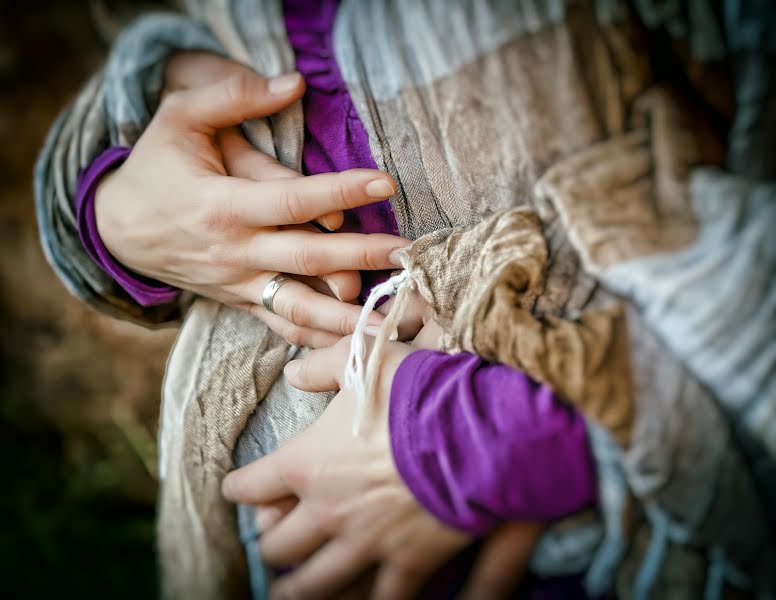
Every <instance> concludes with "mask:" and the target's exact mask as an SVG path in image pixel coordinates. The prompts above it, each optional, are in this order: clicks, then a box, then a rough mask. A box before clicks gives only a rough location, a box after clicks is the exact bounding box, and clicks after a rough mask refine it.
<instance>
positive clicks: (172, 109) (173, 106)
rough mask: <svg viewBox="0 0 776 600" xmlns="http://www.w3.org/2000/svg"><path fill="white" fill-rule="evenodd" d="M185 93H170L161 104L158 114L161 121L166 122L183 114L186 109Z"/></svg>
mask: <svg viewBox="0 0 776 600" xmlns="http://www.w3.org/2000/svg"><path fill="white" fill-rule="evenodd" d="M184 97H185V95H184V93H183V92H181V91H177V92H170V93H169V94H167V95H166V96H165V97H164V98H162V101H161V102H160V103H159V108H158V109H157V111H156V114H157V115H158V116H159V119H161V120H166V119H168V118H170V117H171V116H176V115H179V114H180V113H181V111H182V110H183V107H184Z"/></svg>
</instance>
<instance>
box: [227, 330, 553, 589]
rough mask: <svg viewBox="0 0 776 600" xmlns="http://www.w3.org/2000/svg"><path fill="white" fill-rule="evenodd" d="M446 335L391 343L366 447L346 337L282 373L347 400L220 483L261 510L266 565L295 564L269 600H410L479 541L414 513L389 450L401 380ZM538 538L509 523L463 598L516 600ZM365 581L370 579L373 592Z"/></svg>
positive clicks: (528, 527)
mask: <svg viewBox="0 0 776 600" xmlns="http://www.w3.org/2000/svg"><path fill="white" fill-rule="evenodd" d="M441 332H442V330H441V328H440V327H439V326H438V325H437V324H436V323H435V322H433V321H428V322H427V323H426V325H425V326H424V327H423V329H422V330H421V331H420V332H419V333H418V335H417V337H416V338H415V342H414V343H413V344H406V343H398V342H397V343H390V344H389V345H388V347H387V349H386V352H385V357H384V361H383V363H382V365H381V371H380V378H379V385H378V386H377V391H376V394H375V397H374V398H372V399H370V407H371V409H372V412H371V414H372V419H371V421H370V423H369V425H368V426H367V428H366V431H365V433H364V434H363V435H361V436H358V437H356V436H354V435H353V434H352V423H353V418H354V416H355V407H356V398H355V395H354V393H353V392H352V391H351V390H349V389H341V387H342V381H341V378H340V374H341V373H343V372H344V368H345V364H346V360H347V355H348V350H349V344H350V341H349V338H344V339H343V340H342V341H341V342H339V343H338V344H336V345H335V346H333V347H331V348H326V349H322V350H317V351H315V352H312V353H310V354H309V355H308V356H307V357H305V358H304V359H301V360H296V361H292V362H290V363H289V364H288V365H287V366H286V370H285V374H286V377H287V378H288V380H289V382H290V383H291V384H292V385H293V386H295V387H297V388H299V389H302V390H307V391H328V390H340V391H339V393H338V394H337V396H335V398H334V399H333V400H332V402H331V404H330V405H329V407H328V408H327V409H326V411H325V412H324V414H323V415H322V416H321V418H320V419H319V420H318V421H316V422H315V423H314V424H313V425H312V426H311V427H310V428H309V429H307V430H305V431H304V432H302V433H301V434H299V435H298V436H296V437H295V438H293V439H292V440H290V441H289V442H288V443H287V444H285V445H284V446H282V447H281V448H280V449H279V450H277V451H276V452H274V453H272V454H270V455H268V456H266V457H264V458H261V459H259V460H258V461H256V462H254V463H252V464H250V465H247V466H245V467H243V468H241V469H238V470H236V471H234V472H232V473H230V474H229V475H228V476H227V477H226V478H225V480H224V482H223V494H224V496H225V497H226V498H227V499H228V500H231V501H233V502H241V503H247V504H254V505H257V506H258V507H259V511H258V512H259V523H258V524H259V529H260V530H261V531H262V532H263V533H262V537H261V542H260V550H261V555H262V559H263V560H264V561H265V562H266V563H267V564H268V565H270V566H274V567H281V566H288V565H298V566H297V568H296V569H295V570H294V571H292V572H291V573H290V574H287V575H285V576H283V577H281V578H279V579H278V580H277V581H276V582H275V584H274V586H273V588H272V592H271V594H272V597H273V598H309V597H315V598H325V597H331V596H339V595H340V594H343V593H348V592H349V591H351V590H352V586H354V585H358V586H361V587H360V589H361V591H362V595H361V596H360V597H367V596H368V597H370V598H373V599H377V600H382V599H386V600H387V599H395V598H399V599H401V598H413V597H416V596H417V594H418V592H419V591H420V590H421V588H422V586H423V584H424V583H425V582H426V581H427V580H428V579H429V577H430V576H431V575H432V574H433V573H434V571H436V570H437V569H438V568H439V567H440V566H442V564H444V562H445V561H447V560H448V559H450V558H451V557H452V556H453V555H454V554H456V553H457V552H458V551H460V550H461V549H462V548H464V547H465V546H466V545H467V544H469V543H470V542H471V538H470V537H469V536H468V535H466V534H464V533H462V532H460V531H456V530H454V529H451V528H450V527H448V526H446V525H444V524H443V523H441V522H439V521H438V520H437V519H436V518H435V517H434V516H432V515H431V514H429V513H428V512H426V511H425V510H424V509H423V508H422V507H421V506H420V505H419V504H418V503H417V501H416V500H415V499H414V497H413V496H412V493H411V492H410V490H409V489H408V488H407V486H406V485H405V484H404V482H403V481H402V479H401V477H400V476H399V474H398V471H397V470H396V467H395V465H394V463H393V458H392V454H391V450H390V437H389V432H388V406H389V401H390V388H391V384H392V382H393V377H394V375H395V373H396V370H397V369H398V367H399V364H400V363H401V361H402V360H403V359H404V358H405V357H406V356H407V355H408V354H409V353H411V352H413V351H414V350H416V349H417V348H418V347H423V346H425V347H431V348H433V347H435V346H436V344H437V342H438V339H439V336H440V334H441ZM542 528H543V526H542V525H541V524H539V523H511V524H507V525H504V526H503V527H502V528H500V529H499V530H497V531H495V532H493V533H492V534H491V535H490V537H489V538H488V540H487V541H486V542H485V545H484V547H483V550H482V551H481V553H480V555H479V557H478V559H477V561H476V563H475V565H474V568H473V571H472V574H471V576H470V579H469V581H468V583H467V585H466V587H465V589H464V590H463V592H462V597H464V598H507V597H509V596H510V594H511V593H512V592H513V590H514V588H515V586H516V585H517V584H518V583H519V580H520V578H521V576H522V574H523V573H524V571H525V568H526V565H527V563H528V559H529V557H530V552H531V550H532V548H533V545H534V544H535V542H536V540H537V538H538V536H539V534H540V533H541V531H542ZM365 574H371V578H370V579H369V581H368V583H367V584H364V577H365ZM365 585H367V587H368V588H369V589H368V593H367V594H364V593H363V591H364V589H363V588H364V586H365Z"/></svg>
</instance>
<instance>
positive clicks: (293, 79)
mask: <svg viewBox="0 0 776 600" xmlns="http://www.w3.org/2000/svg"><path fill="white" fill-rule="evenodd" d="M301 80H302V76H301V75H300V74H299V73H296V72H295V73H286V74H285V75H280V76H279V77H273V78H272V79H270V80H269V85H268V88H269V93H270V94H272V95H274V96H279V95H281V94H287V93H289V92H290V91H292V90H295V89H296V87H297V86H298V85H299V82H300V81H301Z"/></svg>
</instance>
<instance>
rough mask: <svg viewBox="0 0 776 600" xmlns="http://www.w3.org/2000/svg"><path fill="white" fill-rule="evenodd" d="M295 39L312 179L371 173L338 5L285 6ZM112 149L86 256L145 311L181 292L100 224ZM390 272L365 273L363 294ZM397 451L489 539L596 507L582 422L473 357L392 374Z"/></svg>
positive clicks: (385, 208)
mask: <svg viewBox="0 0 776 600" xmlns="http://www.w3.org/2000/svg"><path fill="white" fill-rule="evenodd" d="M284 10H285V21H286V28H287V31H288V37H289V40H290V42H291V45H292V46H293V48H294V51H295V52H296V56H297V68H298V70H299V71H300V72H301V73H302V75H303V76H304V77H305V79H306V81H307V91H306V93H305V96H304V98H303V106H304V115H305V125H306V130H305V140H304V150H303V164H304V169H305V172H306V173H308V174H311V175H312V174H316V173H324V172H330V171H342V170H345V169H351V168H376V164H375V161H374V159H373V158H372V155H371V152H370V149H369V139H368V137H367V134H366V131H365V130H364V127H363V125H362V123H361V121H360V120H359V117H358V114H357V113H356V111H355V109H354V106H353V103H352V100H351V98H350V95H349V93H348V90H347V86H346V85H345V83H344V82H343V80H342V77H341V75H340V71H339V68H338V66H337V62H336V59H335V57H334V50H333V46H332V31H333V26H334V18H335V15H336V11H337V1H336V0H323V1H311V0H286V1H285V2H284ZM128 153H129V150H128V149H127V148H111V149H109V150H108V151H106V152H105V153H103V154H102V155H100V156H99V157H98V158H97V159H96V160H95V161H94V162H93V163H92V164H91V165H90V166H89V168H88V169H87V170H86V171H85V172H84V174H83V175H82V177H81V179H80V181H79V184H78V194H77V212H78V224H79V233H80V235H81V240H82V242H83V244H84V247H85V248H86V250H87V252H89V255H90V256H91V257H92V258H93V259H94V260H95V262H96V263H97V264H98V265H100V267H102V268H103V269H104V270H105V271H106V272H107V273H109V274H110V275H111V276H112V277H113V278H114V279H115V280H116V281H117V283H119V285H121V286H122V287H123V288H124V289H125V290H127V292H128V293H129V294H130V295H131V296H132V297H133V298H135V299H136V300H137V301H138V302H139V303H140V304H142V305H143V306H149V305H152V304H160V303H163V302H169V301H171V300H172V299H174V298H175V295H176V291H175V290H174V289H173V288H170V287H168V286H165V285H163V284H161V283H159V282H153V281H150V280H148V279H145V278H142V277H139V276H137V275H135V274H133V273H131V272H130V271H128V270H127V269H125V268H123V267H122V266H121V265H120V264H119V263H118V262H117V261H116V260H115V259H114V258H113V257H111V256H110V253H109V252H108V251H107V249H106V248H105V246H104V244H103V243H102V241H101V240H100V236H99V232H98V231H97V227H96V221H95V218H94V188H95V187H96V185H95V184H96V182H97V181H98V180H99V177H100V176H101V175H102V174H104V173H105V172H107V171H108V170H110V169H111V168H113V167H114V166H115V165H116V164H117V163H118V162H119V161H121V160H124V159H125V158H126V156H127V155H128ZM342 231H355V232H366V233H392V234H396V233H398V227H397V224H396V219H395V217H394V215H393V212H392V211H391V207H390V203H389V202H388V201H383V202H378V203H375V204H370V205H368V206H364V207H360V208H357V209H354V210H351V211H347V213H346V220H345V225H344V226H343V228H342ZM382 275H383V274H381V273H375V272H367V273H364V274H362V276H363V282H364V287H363V290H364V291H366V290H368V289H370V288H371V286H372V285H373V284H374V283H375V282H376V281H377V280H378V278H379V277H381V276H382ZM390 436H391V447H392V452H393V455H394V460H395V462H396V465H397V468H398V470H399V473H400V474H401V476H402V477H403V479H404V481H405V482H406V484H407V486H408V487H409V488H410V489H411V490H412V492H413V494H414V495H415V496H416V498H417V499H418V501H419V502H420V503H421V504H422V505H423V506H424V507H425V508H426V509H427V510H428V511H429V512H431V513H432V514H434V515H436V516H437V517H438V518H439V519H440V520H442V521H443V522H445V523H447V524H448V525H450V526H452V527H456V528H459V529H462V530H466V531H469V532H471V533H482V532H484V531H487V530H488V529H490V528H491V527H493V526H494V525H495V524H496V523H498V522H499V521H503V520H512V519H525V520H550V519H556V518H558V517H560V516H563V515H565V514H568V513H571V512H573V511H575V510H578V509H580V508H582V507H584V506H586V505H588V504H591V503H592V502H593V501H594V500H595V482H596V478H595V472H594V468H593V459H592V456H591V454H590V450H589V448H588V445H587V438H586V434H585V426H584V422H583V420H582V418H581V417H580V416H579V414H578V413H576V412H575V411H574V410H573V409H571V408H568V407H566V406H563V405H561V404H560V403H559V402H558V401H557V400H556V399H555V397H554V395H553V393H552V391H551V390H550V389H549V388H547V387H545V386H541V385H538V384H537V383H535V382H533V381H532V380H531V379H530V378H528V377H527V376H526V375H525V374H523V373H519V372H517V371H514V370H512V369H509V368H507V367H504V366H501V365H489V364H487V363H485V362H484V361H482V360H481V359H480V358H479V357H477V356H474V355H471V354H459V355H456V356H448V355H445V354H440V353H436V352H428V351H418V352H414V353H413V354H411V355H410V356H409V357H408V358H407V359H405V360H404V362H402V364H401V366H400V367H399V369H398V371H397V373H396V377H395V378H394V382H393V388H392V392H391V407H390Z"/></svg>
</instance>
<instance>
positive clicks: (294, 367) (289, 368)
mask: <svg viewBox="0 0 776 600" xmlns="http://www.w3.org/2000/svg"><path fill="white" fill-rule="evenodd" d="M283 373H284V374H285V376H286V379H294V378H295V377H296V376H297V375H299V361H298V360H292V361H291V362H290V363H288V364H287V365H286V366H285V368H284V369H283Z"/></svg>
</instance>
